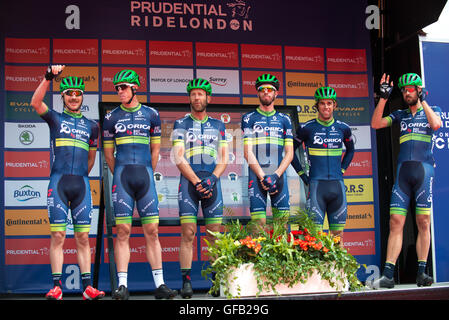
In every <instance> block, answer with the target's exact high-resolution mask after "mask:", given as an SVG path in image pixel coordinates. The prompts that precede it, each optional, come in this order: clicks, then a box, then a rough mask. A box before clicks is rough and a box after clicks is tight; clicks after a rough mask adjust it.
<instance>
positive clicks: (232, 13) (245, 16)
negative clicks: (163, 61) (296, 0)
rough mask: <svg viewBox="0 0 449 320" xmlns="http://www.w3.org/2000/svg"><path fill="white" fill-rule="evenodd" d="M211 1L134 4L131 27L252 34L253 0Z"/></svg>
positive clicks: (132, 3) (135, 2)
mask: <svg viewBox="0 0 449 320" xmlns="http://www.w3.org/2000/svg"><path fill="white" fill-rule="evenodd" d="M211 2H212V1H207V2H205V3H202V2H200V1H188V2H186V3H181V2H170V1H131V2H130V13H131V19H130V20H131V27H135V28H139V27H140V28H142V27H143V28H166V29H178V30H198V29H200V30H229V29H230V30H233V31H245V32H251V31H253V20H251V13H252V5H251V4H250V3H249V2H250V1H248V0H228V1H220V2H218V1H217V2H216V3H211Z"/></svg>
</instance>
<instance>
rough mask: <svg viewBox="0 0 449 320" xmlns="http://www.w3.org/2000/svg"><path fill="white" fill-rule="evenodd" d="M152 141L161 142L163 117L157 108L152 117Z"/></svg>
mask: <svg viewBox="0 0 449 320" xmlns="http://www.w3.org/2000/svg"><path fill="white" fill-rule="evenodd" d="M150 143H152V144H153V143H155V144H158V143H161V117H160V116H159V112H157V111H156V110H155V111H154V115H153V116H152V117H151V129H150Z"/></svg>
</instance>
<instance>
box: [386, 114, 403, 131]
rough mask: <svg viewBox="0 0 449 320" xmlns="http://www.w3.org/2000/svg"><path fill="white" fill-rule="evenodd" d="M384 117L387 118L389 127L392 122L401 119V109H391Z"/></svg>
mask: <svg viewBox="0 0 449 320" xmlns="http://www.w3.org/2000/svg"><path fill="white" fill-rule="evenodd" d="M385 119H387V121H388V127H391V125H392V124H393V123H395V122H398V121H399V120H400V119H401V111H400V110H396V111H393V112H392V113H390V114H389V115H388V116H386V117H385Z"/></svg>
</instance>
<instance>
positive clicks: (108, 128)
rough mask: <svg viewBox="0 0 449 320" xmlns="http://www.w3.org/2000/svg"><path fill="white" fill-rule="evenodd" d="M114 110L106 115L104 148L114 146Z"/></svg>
mask: <svg viewBox="0 0 449 320" xmlns="http://www.w3.org/2000/svg"><path fill="white" fill-rule="evenodd" d="M112 117H113V114H112V111H111V112H110V113H108V114H106V115H105V116H104V121H103V148H105V149H111V148H112V149H113V148H114V135H115V132H114V125H113V120H112Z"/></svg>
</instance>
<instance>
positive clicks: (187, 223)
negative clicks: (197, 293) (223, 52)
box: [172, 78, 228, 298]
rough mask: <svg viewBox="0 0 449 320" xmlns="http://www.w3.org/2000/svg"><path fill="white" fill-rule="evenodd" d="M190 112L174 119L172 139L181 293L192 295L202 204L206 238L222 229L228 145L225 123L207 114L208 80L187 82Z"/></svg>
mask: <svg viewBox="0 0 449 320" xmlns="http://www.w3.org/2000/svg"><path fill="white" fill-rule="evenodd" d="M187 93H188V94H189V103H190V114H188V115H186V116H185V117H183V118H181V119H178V120H176V121H175V125H174V127H173V133H172V138H173V139H172V140H173V149H172V153H173V155H174V159H175V163H176V166H177V168H178V169H179V171H180V173H181V176H180V181H179V195H178V205H179V216H180V220H181V245H180V251H179V263H180V267H181V276H182V288H181V292H180V293H181V296H182V297H183V298H190V297H192V295H193V288H192V284H191V280H190V272H191V268H192V246H193V241H194V239H195V234H196V230H197V214H198V210H199V207H200V203H201V207H202V212H203V217H204V219H205V224H206V230H207V231H206V239H207V241H209V243H211V244H212V243H214V241H215V237H214V236H212V235H211V234H210V233H209V232H208V231H212V232H219V231H220V225H221V222H222V217H223V196H222V192H221V183H220V176H221V175H222V174H223V172H224V170H225V169H226V166H227V159H228V148H227V142H226V130H225V125H224V123H223V122H222V121H221V120H219V119H215V118H212V117H210V116H209V115H208V114H207V110H206V108H207V105H208V104H209V103H210V101H211V94H212V87H211V84H210V83H209V81H207V80H205V79H201V78H197V79H193V80H191V81H190V82H189V83H188V84H187Z"/></svg>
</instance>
